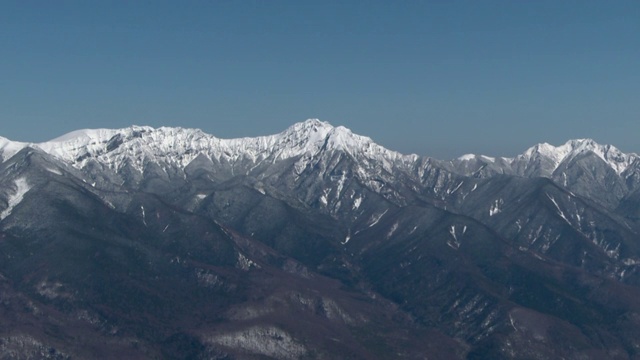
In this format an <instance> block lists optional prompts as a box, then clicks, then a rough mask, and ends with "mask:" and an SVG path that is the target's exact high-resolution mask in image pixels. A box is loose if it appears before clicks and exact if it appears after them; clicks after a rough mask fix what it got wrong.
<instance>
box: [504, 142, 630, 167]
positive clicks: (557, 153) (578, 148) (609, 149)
mask: <svg viewBox="0 0 640 360" xmlns="http://www.w3.org/2000/svg"><path fill="white" fill-rule="evenodd" d="M588 151H591V152H593V153H594V154H596V155H597V156H598V157H600V158H601V159H602V160H603V161H604V162H606V163H607V164H608V165H609V166H610V167H611V168H612V169H613V170H614V171H615V172H616V173H617V174H618V175H620V174H622V172H624V171H625V170H626V169H627V167H629V165H631V163H632V162H633V161H634V160H635V159H637V158H638V155H636V154H625V153H623V152H621V151H620V150H618V149H617V148H616V147H614V146H611V145H600V144H598V143H596V142H595V141H593V140H592V139H575V140H569V141H567V142H566V143H564V144H563V145H560V146H553V145H550V144H548V143H541V144H537V145H535V146H533V147H531V148H529V149H528V150H527V151H525V152H524V154H522V155H519V156H518V157H516V159H515V160H518V159H525V160H531V159H534V158H536V157H542V158H546V159H549V160H550V161H551V162H552V163H553V168H552V169H551V172H553V171H555V170H556V169H557V168H558V167H559V166H560V164H562V163H563V162H565V161H567V160H570V159H573V158H574V157H576V156H578V155H580V154H583V153H585V152H588Z"/></svg>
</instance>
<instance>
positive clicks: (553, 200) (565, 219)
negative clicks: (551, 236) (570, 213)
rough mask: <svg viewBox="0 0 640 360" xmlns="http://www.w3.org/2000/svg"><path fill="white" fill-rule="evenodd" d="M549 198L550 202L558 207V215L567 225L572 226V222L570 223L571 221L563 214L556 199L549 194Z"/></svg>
mask: <svg viewBox="0 0 640 360" xmlns="http://www.w3.org/2000/svg"><path fill="white" fill-rule="evenodd" d="M547 197H548V198H549V200H551V202H552V203H553V205H555V206H556V210H558V214H559V215H560V216H561V217H562V218H563V219H564V221H566V222H567V224H569V225H571V222H570V221H569V219H567V217H566V216H565V215H564V212H562V210H560V206H559V205H558V203H557V202H556V199H554V198H553V196H551V195H549V194H547Z"/></svg>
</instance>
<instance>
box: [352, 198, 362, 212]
mask: <svg viewBox="0 0 640 360" xmlns="http://www.w3.org/2000/svg"><path fill="white" fill-rule="evenodd" d="M360 204H362V197H360V196H358V197H357V198H356V199H355V200H353V208H352V209H353V210H358V208H359V207H360Z"/></svg>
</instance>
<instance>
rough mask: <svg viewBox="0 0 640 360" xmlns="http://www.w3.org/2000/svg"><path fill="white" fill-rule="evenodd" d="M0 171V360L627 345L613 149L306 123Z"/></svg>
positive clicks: (102, 148)
mask: <svg viewBox="0 0 640 360" xmlns="http://www.w3.org/2000/svg"><path fill="white" fill-rule="evenodd" d="M0 159H1V161H0V257H2V261H0V305H2V306H0V322H2V323H3V324H7V325H6V326H5V327H1V328H0V357H3V356H5V357H12V354H13V355H15V354H17V353H16V352H15V351H17V350H15V349H21V350H19V351H22V353H24V354H27V353H28V354H30V355H29V356H31V357H33V358H53V359H58V358H69V357H75V358H95V357H107V358H118V357H121V355H122V354H134V355H135V356H134V357H141V358H180V356H182V357H190V358H202V359H204V358H229V359H233V358H292V359H296V358H355V359H386V358H404V359H418V358H424V357H425V355H428V356H429V358H436V359H452V358H453V359H465V358H466V359H470V358H475V359H481V358H507V359H519V358H531V357H532V356H533V355H532V354H535V357H533V358H537V359H556V358H563V357H564V358H584V359H617V358H632V357H633V356H635V354H636V353H637V351H636V350H634V349H640V342H639V341H638V339H640V320H638V317H637V316H635V315H634V314H640V305H638V302H637V298H638V297H640V242H639V241H638V239H639V238H640V211H638V208H640V206H639V205H638V204H639V203H638V201H639V199H640V159H639V158H638V156H637V155H635V154H624V153H622V152H620V151H619V150H617V149H616V148H615V147H613V146H609V145H599V144H597V143H595V142H594V141H592V140H588V139H581V140H571V141H569V142H567V143H566V144H564V145H560V146H552V145H549V144H538V145H536V146H534V147H532V148H530V149H528V150H527V151H525V152H524V153H523V154H521V155H518V156H516V157H514V158H503V157H489V156H485V155H465V156H463V157H460V158H458V159H454V160H451V161H441V160H436V159H432V158H429V157H426V156H417V155H403V154H400V153H398V152H395V151H392V150H388V149H385V148H384V147H382V146H380V145H377V144H376V143H375V142H374V141H373V140H372V139H370V138H368V137H365V136H360V135H357V134H353V133H352V132H351V131H350V130H348V129H346V128H344V127H341V126H337V127H334V126H332V125H330V124H328V123H326V122H322V121H319V120H315V119H312V120H307V121H305V122H301V123H298V124H294V125H293V126H291V127H289V128H288V129H286V130H284V131H283V132H281V133H279V134H275V135H269V136H261V137H254V138H240V139H220V138H217V137H215V136H213V135H209V134H206V133H204V132H202V131H201V130H197V129H183V128H167V127H162V128H157V129H156V128H151V127H146V126H132V127H128V128H124V129H97V130H79V131H75V132H72V133H69V134H66V135H64V136H62V137H59V138H57V139H54V140H51V141H48V142H44V143H36V144H34V143H19V142H12V141H10V140H8V139H5V138H0ZM24 323H29V324H31V325H30V327H24V326H23V325H24ZM52 327H55V328H56V329H58V330H59V331H61V332H62V333H63V336H57V335H55V336H52V335H51V332H50V331H49V330H48V329H51V328H52ZM150 327H151V329H152V330H149V328H150ZM557 334H566V336H564V335H563V336H558V335H557ZM80 344H89V345H85V346H81V345H80ZM104 344H107V345H104ZM372 344H381V345H380V346H375V347H374V348H372ZM372 349H373V350H372ZM12 351H13V352H12ZM104 354H107V355H104ZM13 357H15V356H13Z"/></svg>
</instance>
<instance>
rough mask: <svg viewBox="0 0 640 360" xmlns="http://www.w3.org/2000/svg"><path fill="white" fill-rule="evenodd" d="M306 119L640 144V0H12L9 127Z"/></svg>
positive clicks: (50, 134) (212, 126)
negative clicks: (585, 138) (587, 138)
mask: <svg viewBox="0 0 640 360" xmlns="http://www.w3.org/2000/svg"><path fill="white" fill-rule="evenodd" d="M307 118H320V119H321V120H325V121H329V122H330V123H332V124H333V125H344V126H346V127H348V128H350V129H352V130H353V131H354V132H356V133H358V134H362V135H367V136H370V137H372V138H373V139H374V140H375V141H376V142H378V143H380V144H381V145H384V146H386V147H388V148H390V149H393V150H397V151H401V152H404V153H410V152H414V153H418V154H421V155H429V156H435V157H439V158H453V157H457V156H459V155H462V154H464V153H468V152H475V153H484V154H488V155H505V156H512V155H515V154H517V153H520V152H522V151H523V150H524V149H526V148H527V147H529V146H531V145H533V144H535V143H538V142H542V141H546V142H550V143H552V144H555V145H558V144H561V143H564V142H565V141H566V140H568V139H571V138H584V137H589V138H594V139H595V140H596V141H598V142H601V143H611V144H614V145H616V146H617V147H619V148H620V149H621V150H623V151H626V152H640V140H639V139H640V136H639V135H640V1H637V0H630V1H625V0H615V1H608V0H602V1H590V0H577V1H570V0H551V1H546V0H535V1H533V0H532V1H519V0H509V1H506V0H505V1H492V0H486V1H484V0H469V1H455V0H439V1H417V0H416V1H377V0H363V1H350V0H337V1H333V0H319V1H306V0H295V1H280V0H261V1H251V0H243V1H240V0H238V1H226V0H217V1H188V0H183V1H177V0H176V1H161V0H152V1H144V0H135V1H98V0H95V1H63V0H60V1H49V0H45V1H30V0H20V1H9V0H6V1H1V2H0V136H4V137H7V138H9V139H12V140H19V141H34V142H36V141H44V140H47V139H51V138H54V137H57V136H59V135H61V134H64V133H66V132H69V131H71V130H75V129H80V128H99V127H107V128H114V127H126V126H129V125H132V124H137V125H150V126H155V127H158V126H181V127H196V128H201V129H203V130H204V131H205V132H208V133H211V134H213V135H216V136H218V137H223V138H229V137H240V136H255V135H266V134H273V133H277V132H280V131H282V130H284V129H285V128H286V127H288V126H289V125H291V124H293V123H295V122H298V121H303V120H305V119H307Z"/></svg>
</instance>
